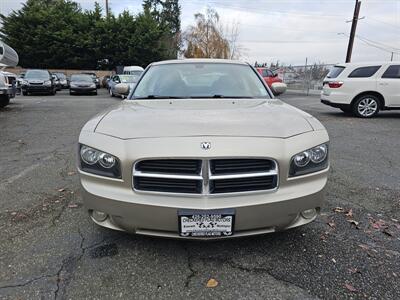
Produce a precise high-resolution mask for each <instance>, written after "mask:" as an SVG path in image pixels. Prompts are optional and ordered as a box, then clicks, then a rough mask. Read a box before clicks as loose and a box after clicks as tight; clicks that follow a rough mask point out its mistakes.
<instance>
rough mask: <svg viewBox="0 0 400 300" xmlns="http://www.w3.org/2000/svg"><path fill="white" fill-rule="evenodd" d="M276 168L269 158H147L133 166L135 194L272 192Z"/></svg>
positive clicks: (276, 183) (276, 173)
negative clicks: (138, 192) (142, 192)
mask: <svg viewBox="0 0 400 300" xmlns="http://www.w3.org/2000/svg"><path fill="white" fill-rule="evenodd" d="M277 186H278V166H277V163H276V162H275V161H274V160H271V159H253V158H226V159H225V158H223V159H209V160H208V159H203V160H200V159H149V160H142V161H139V162H137V163H135V165H134V169H133V187H134V189H135V190H136V191H144V192H157V193H176V194H198V195H212V194H229V193H243V192H253V191H269V190H274V189H276V188H277Z"/></svg>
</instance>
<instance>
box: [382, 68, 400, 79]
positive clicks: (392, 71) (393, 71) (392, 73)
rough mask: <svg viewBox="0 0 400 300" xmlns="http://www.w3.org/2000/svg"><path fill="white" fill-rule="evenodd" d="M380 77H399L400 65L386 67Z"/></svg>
mask: <svg viewBox="0 0 400 300" xmlns="http://www.w3.org/2000/svg"><path fill="white" fill-rule="evenodd" d="M382 78H399V79H400V65H394V66H390V67H389V68H387V70H386V71H385V73H383V75H382Z"/></svg>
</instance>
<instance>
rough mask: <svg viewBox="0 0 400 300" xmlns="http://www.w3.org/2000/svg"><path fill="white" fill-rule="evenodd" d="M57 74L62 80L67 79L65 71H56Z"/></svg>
mask: <svg viewBox="0 0 400 300" xmlns="http://www.w3.org/2000/svg"><path fill="white" fill-rule="evenodd" d="M54 74H55V75H57V77H58V78H60V79H61V80H64V79H66V77H65V74H63V73H54Z"/></svg>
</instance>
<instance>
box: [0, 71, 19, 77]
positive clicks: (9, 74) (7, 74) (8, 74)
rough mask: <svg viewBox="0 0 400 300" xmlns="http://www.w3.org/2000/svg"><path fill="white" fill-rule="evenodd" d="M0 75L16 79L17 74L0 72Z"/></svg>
mask: <svg viewBox="0 0 400 300" xmlns="http://www.w3.org/2000/svg"><path fill="white" fill-rule="evenodd" d="M0 73H1V74H3V75H4V76H14V77H17V74H14V73H11V72H7V71H0Z"/></svg>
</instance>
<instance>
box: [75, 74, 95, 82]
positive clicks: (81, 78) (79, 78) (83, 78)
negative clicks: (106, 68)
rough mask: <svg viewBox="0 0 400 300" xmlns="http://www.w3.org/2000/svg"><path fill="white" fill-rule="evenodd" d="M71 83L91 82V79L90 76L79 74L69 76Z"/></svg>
mask: <svg viewBox="0 0 400 300" xmlns="http://www.w3.org/2000/svg"><path fill="white" fill-rule="evenodd" d="M71 81H85V82H93V79H92V77H91V76H90V75H85V74H79V75H71Z"/></svg>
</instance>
